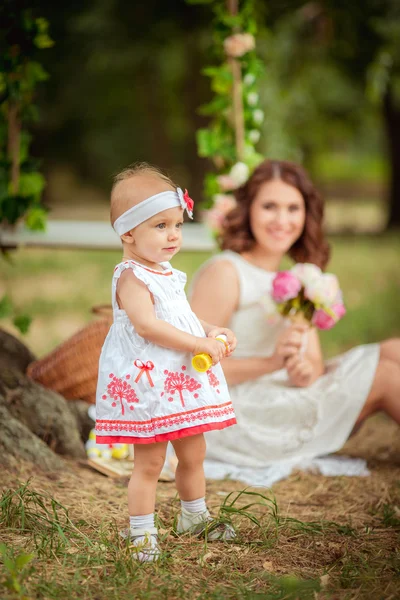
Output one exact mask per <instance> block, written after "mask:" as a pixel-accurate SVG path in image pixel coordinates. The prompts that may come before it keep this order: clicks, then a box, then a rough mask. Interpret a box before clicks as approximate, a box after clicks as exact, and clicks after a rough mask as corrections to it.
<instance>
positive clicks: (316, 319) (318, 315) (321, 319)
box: [311, 308, 336, 330]
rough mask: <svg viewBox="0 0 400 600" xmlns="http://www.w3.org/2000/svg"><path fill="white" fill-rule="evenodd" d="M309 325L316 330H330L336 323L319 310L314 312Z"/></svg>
mask: <svg viewBox="0 0 400 600" xmlns="http://www.w3.org/2000/svg"><path fill="white" fill-rule="evenodd" d="M311 323H312V324H313V325H315V327H317V328H318V329H322V330H327V329H332V327H333V326H334V325H335V323H336V321H335V319H334V318H333V317H332V316H331V315H328V313H327V312H325V311H324V310H322V308H321V309H319V310H316V311H315V313H314V314H313V318H312V321H311Z"/></svg>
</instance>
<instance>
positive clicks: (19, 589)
mask: <svg viewBox="0 0 400 600" xmlns="http://www.w3.org/2000/svg"><path fill="white" fill-rule="evenodd" d="M0 556H1V557H2V562H3V564H4V567H5V570H6V573H7V577H6V579H5V581H4V582H3V584H4V586H5V587H6V588H7V589H9V590H10V591H12V592H14V593H15V594H16V596H17V598H20V600H28V597H27V596H26V591H25V586H24V580H25V579H26V578H27V577H28V575H29V569H27V567H28V565H29V563H30V562H31V561H32V560H33V558H34V557H35V555H34V554H26V553H25V552H20V553H19V554H15V552H14V551H13V550H12V549H11V548H8V547H7V546H6V544H0Z"/></svg>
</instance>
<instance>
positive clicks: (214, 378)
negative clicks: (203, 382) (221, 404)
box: [207, 369, 219, 394]
mask: <svg viewBox="0 0 400 600" xmlns="http://www.w3.org/2000/svg"><path fill="white" fill-rule="evenodd" d="M207 377H208V381H209V383H210V385H211V387H213V388H217V387H218V386H219V379H218V377H217V376H216V374H215V373H213V371H212V369H208V371H207ZM216 392H217V394H219V390H218V389H217V390H216Z"/></svg>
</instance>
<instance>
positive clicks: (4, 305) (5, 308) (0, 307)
mask: <svg viewBox="0 0 400 600" xmlns="http://www.w3.org/2000/svg"><path fill="white" fill-rule="evenodd" d="M12 311H13V305H12V302H11V298H10V297H9V296H7V294H4V296H3V297H2V298H1V299H0V318H1V319H4V318H6V317H9V316H10V315H11V313H12ZM0 551H1V552H3V544H2V545H1V547H0Z"/></svg>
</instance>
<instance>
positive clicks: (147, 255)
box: [130, 206, 183, 266]
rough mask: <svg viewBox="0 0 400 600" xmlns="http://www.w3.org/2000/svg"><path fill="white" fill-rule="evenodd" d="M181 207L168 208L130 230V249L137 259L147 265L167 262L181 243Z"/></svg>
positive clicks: (176, 251) (177, 250)
mask: <svg viewBox="0 0 400 600" xmlns="http://www.w3.org/2000/svg"><path fill="white" fill-rule="evenodd" d="M182 225H183V209H182V208H181V207H180V206H177V207H174V208H168V209H167V210H164V211H162V212H160V213H158V214H156V215H154V217H151V218H150V219H147V221H144V223H141V224H140V225H138V226H137V227H135V229H133V230H132V231H131V236H132V239H133V244H132V245H131V248H130V249H131V251H132V252H134V254H135V256H136V257H137V260H139V262H142V263H144V264H148V265H149V266H155V265H158V264H159V263H161V262H168V261H170V260H171V258H172V257H173V256H175V254H177V253H178V252H179V250H180V248H181V245H182Z"/></svg>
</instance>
